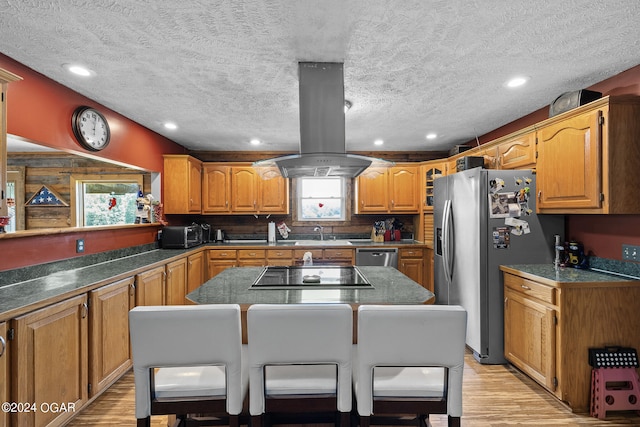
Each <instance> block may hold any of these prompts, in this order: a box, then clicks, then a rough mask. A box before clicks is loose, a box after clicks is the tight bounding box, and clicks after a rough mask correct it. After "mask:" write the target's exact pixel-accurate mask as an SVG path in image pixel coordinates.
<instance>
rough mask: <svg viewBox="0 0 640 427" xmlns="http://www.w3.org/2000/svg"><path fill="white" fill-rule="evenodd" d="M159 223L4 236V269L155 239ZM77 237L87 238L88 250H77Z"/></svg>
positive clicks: (0, 267) (0, 261)
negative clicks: (78, 251)
mask: <svg viewBox="0 0 640 427" xmlns="http://www.w3.org/2000/svg"><path fill="white" fill-rule="evenodd" d="M159 227H160V225H158V226H157V227H156V226H142V227H132V228H125V229H117V230H95V231H78V232H73V233H63V234H50V235H46V236H31V237H19V238H11V239H2V240H0V248H1V250H0V252H1V253H2V257H0V271H4V270H11V269H14V268H20V267H26V266H29V265H34V264H41V263H45V262H51V261H59V260H64V259H69V258H74V257H78V256H82V255H89V254H96V253H100V252H106V251H110V250H115V249H122V248H128V247H131V246H138V245H145V244H149V243H153V242H154V241H155V239H156V236H157V233H158V228H159ZM76 239H84V242H85V250H84V253H81V254H77V253H76Z"/></svg>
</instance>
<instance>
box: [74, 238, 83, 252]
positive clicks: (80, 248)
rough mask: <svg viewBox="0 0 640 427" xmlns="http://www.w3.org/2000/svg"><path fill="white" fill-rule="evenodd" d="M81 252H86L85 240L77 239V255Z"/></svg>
mask: <svg viewBox="0 0 640 427" xmlns="http://www.w3.org/2000/svg"><path fill="white" fill-rule="evenodd" d="M81 252H84V239H77V240H76V253H77V254H79V253H81Z"/></svg>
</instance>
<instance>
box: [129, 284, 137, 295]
mask: <svg viewBox="0 0 640 427" xmlns="http://www.w3.org/2000/svg"><path fill="white" fill-rule="evenodd" d="M135 293H136V284H135V283H132V284H130V285H129V295H134V294H135Z"/></svg>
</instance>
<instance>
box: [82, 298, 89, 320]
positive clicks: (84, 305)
mask: <svg viewBox="0 0 640 427" xmlns="http://www.w3.org/2000/svg"><path fill="white" fill-rule="evenodd" d="M82 308H83V309H84V312H83V313H82V318H83V319H84V318H86V317H87V314H89V305H88V304H87V303H86V302H83V303H82Z"/></svg>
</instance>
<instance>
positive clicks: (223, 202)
mask: <svg viewBox="0 0 640 427" xmlns="http://www.w3.org/2000/svg"><path fill="white" fill-rule="evenodd" d="M202 171H203V176H202V213H203V214H258V213H285V214H286V213H289V181H288V180H287V179H285V178H282V177H275V178H271V179H267V180H263V179H262V178H260V176H259V175H258V174H257V173H256V171H255V170H254V169H253V167H252V166H251V164H250V163H204V164H203V168H202Z"/></svg>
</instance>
